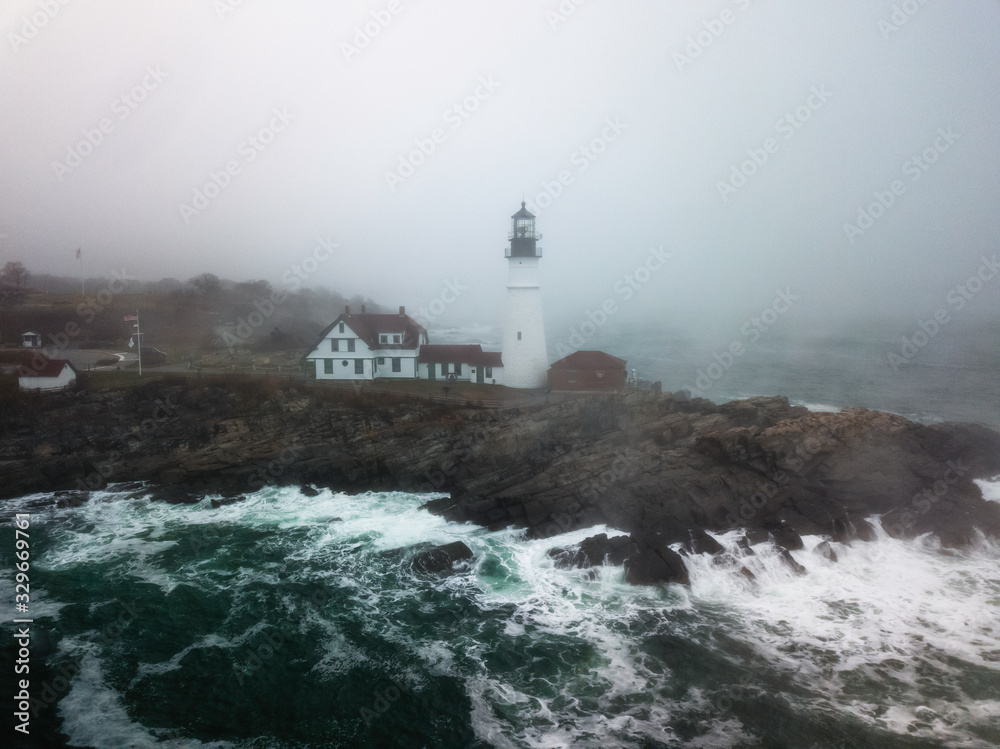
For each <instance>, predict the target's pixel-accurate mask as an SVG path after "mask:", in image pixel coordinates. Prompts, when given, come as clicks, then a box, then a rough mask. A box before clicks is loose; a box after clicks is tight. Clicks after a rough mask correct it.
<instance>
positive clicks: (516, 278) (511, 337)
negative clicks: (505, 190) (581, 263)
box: [503, 201, 549, 388]
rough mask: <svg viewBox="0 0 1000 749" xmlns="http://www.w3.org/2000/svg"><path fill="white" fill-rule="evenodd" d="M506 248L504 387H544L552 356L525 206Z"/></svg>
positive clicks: (532, 218) (534, 239)
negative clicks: (547, 342) (543, 320)
mask: <svg viewBox="0 0 1000 749" xmlns="http://www.w3.org/2000/svg"><path fill="white" fill-rule="evenodd" d="M510 218H511V221H510V236H509V237H507V238H508V239H509V240H510V247H509V248H507V251H506V253H505V254H506V257H507V260H508V264H509V266H508V275H507V320H506V323H505V324H504V329H503V364H504V385H506V386H507V387H512V388H542V387H545V386H546V384H547V382H548V372H549V356H548V351H547V350H546V348H545V326H544V324H543V323H542V290H541V287H540V286H539V283H538V260H539V258H541V256H542V249H541V247H538V240H539V239H541V238H542V235H541V234H536V233H535V216H534V215H533V214H532V213H531V212H530V211H528V210H527V209H526V208H525V207H524V202H523V201H522V202H521V210H519V211H518V212H517V213H515V214H514V215H513V216H511V217H510Z"/></svg>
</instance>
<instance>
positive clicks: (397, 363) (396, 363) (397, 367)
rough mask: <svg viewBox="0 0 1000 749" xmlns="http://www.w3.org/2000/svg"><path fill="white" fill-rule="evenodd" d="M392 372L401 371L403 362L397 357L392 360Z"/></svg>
mask: <svg viewBox="0 0 1000 749" xmlns="http://www.w3.org/2000/svg"><path fill="white" fill-rule="evenodd" d="M392 371H393V372H402V371H403V360H402V359H400V358H399V357H394V358H393V360H392Z"/></svg>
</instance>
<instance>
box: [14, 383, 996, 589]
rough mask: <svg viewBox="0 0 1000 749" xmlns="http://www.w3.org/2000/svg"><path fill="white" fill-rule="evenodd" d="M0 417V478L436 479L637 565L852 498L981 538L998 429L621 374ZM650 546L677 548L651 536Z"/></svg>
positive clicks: (362, 486) (189, 386)
mask: <svg viewBox="0 0 1000 749" xmlns="http://www.w3.org/2000/svg"><path fill="white" fill-rule="evenodd" d="M0 430H2V435H3V447H2V454H0V461H2V462H0V475H2V477H3V483H2V486H0V492H2V494H3V496H8V497H10V496H17V495H21V494H25V493H29V492H40V491H54V490H63V489H66V490H73V489H76V490H90V489H97V488H100V487H102V486H104V485H105V484H106V483H108V482H124V481H139V480H144V481H149V482H152V483H153V484H155V485H156V486H157V487H158V488H157V489H156V493H157V496H159V497H160V498H162V499H165V500H168V501H190V500H191V499H192V498H194V497H195V495H196V494H197V493H198V492H202V491H205V490H208V491H215V492H218V493H220V494H223V495H227V496H234V495H239V494H243V493H247V492H251V491H254V490H256V489H258V488H260V487H261V486H263V485H265V484H271V483H281V484H315V485H317V486H323V487H331V488H333V489H337V490H344V491H351V492H361V491H366V490H406V491H424V492H437V493H439V494H440V495H443V496H440V497H439V498H433V499H431V500H430V501H429V502H428V508H429V509H430V510H431V511H432V512H435V513H439V514H441V515H444V516H446V517H448V518H450V519H454V520H459V521H472V522H475V523H479V524H482V525H485V526H488V527H491V528H502V527H505V526H508V525H514V526H517V527H523V528H526V529H527V531H528V533H529V534H530V535H532V536H534V537H551V536H555V535H557V534H559V533H562V532H564V531H567V530H571V529H576V528H582V527H589V526H592V525H597V524H606V525H608V526H610V527H614V528H618V529H620V530H621V531H624V532H625V533H627V534H630V535H631V538H632V542H631V543H633V545H634V548H633V551H632V553H631V558H632V559H633V561H634V562H635V564H634V565H633V567H632V568H633V569H634V570H636V572H635V575H634V576H638V577H642V575H641V574H639V572H638V570H639V566H638V564H639V560H640V557H641V556H642V554H645V555H646V556H645V557H642V558H643V559H644V560H645V562H644V564H645V563H647V562H650V559H649V558H648V557H649V549H651V548H652V549H659V550H665V549H666V548H667V546H668V545H669V544H676V543H686V544H691V543H703V541H698V540H697V539H704V534H703V533H702V532H703V531H705V530H708V531H725V530H729V529H733V528H745V529H747V530H748V532H749V534H750V535H751V536H752V537H753V536H756V537H758V538H761V537H768V536H770V537H771V538H772V539H774V540H775V541H776V542H779V543H780V545H783V546H785V548H793V549H794V548H795V545H796V538H797V535H798V534H803V533H810V534H825V535H827V536H829V537H830V538H832V539H836V540H849V539H851V538H855V537H858V538H861V539H865V538H867V537H869V536H870V534H871V529H870V527H869V526H868V524H867V522H866V521H865V517H867V516H869V515H871V514H879V515H882V517H883V525H884V526H885V527H886V528H887V529H888V530H889V532H890V533H892V534H894V535H898V536H902V537H913V536H916V535H920V534H922V533H925V532H928V531H931V532H934V533H936V534H937V535H938V536H939V537H940V538H941V541H942V543H943V545H945V546H962V545H964V544H967V543H969V542H970V541H972V540H973V539H974V538H975V537H976V534H977V530H978V531H981V532H983V533H986V534H987V535H991V536H995V537H1000V504H997V503H995V502H986V501H984V500H983V498H982V496H981V493H980V491H979V488H978V487H977V486H976V485H975V484H974V483H973V479H975V478H983V477H992V476H994V475H997V474H1000V434H997V433H996V432H993V431H991V430H988V429H986V428H984V427H980V426H976V425H971V424H939V425H934V426H922V425H918V424H914V423H912V422H909V421H907V420H906V419H904V418H902V417H900V416H895V415H891V414H886V413H880V412H876V411H867V410H862V409H849V410H846V411H843V412H841V413H837V414H817V413H810V412H809V411H807V410H806V409H804V408H797V407H792V406H790V405H789V404H788V402H787V400H785V399H784V398H753V399H750V400H745V401H738V402H733V403H728V404H725V405H722V406H717V405H715V404H713V403H711V402H709V401H706V400H700V399H696V400H684V399H681V398H675V397H673V396H671V395H669V394H664V395H660V394H651V393H638V392H635V393H626V394H615V395H601V396H588V397H583V398H579V399H575V400H569V401H566V402H563V403H560V404H557V405H549V406H538V407H533V408H530V409H528V408H526V409H521V410H508V411H504V412H500V413H498V412H494V411H487V410H481V409H475V408H463V407H461V406H460V405H459V404H456V405H442V404H431V403H427V402H422V401H419V400H407V399H399V398H393V399H389V398H388V397H387V396H379V395H374V394H369V393H364V392H353V391H350V390H346V391H345V390H335V389H331V388H325V387H322V386H316V385H306V384H303V383H288V382H285V383H276V382H274V381H265V380H237V379H229V380H217V381H199V380H196V379H193V378H191V379H183V378H180V377H178V378H175V379H173V380H161V381H157V382H152V383H149V384H146V385H143V386H141V387H138V388H131V389H125V390H117V391H110V392H78V393H65V394H50V395H45V396H38V397H28V398H21V399H19V400H17V401H15V402H13V403H5V404H4V411H3V423H2V427H0ZM709 538H710V537H709ZM640 552H641V553H640ZM625 556H626V558H627V557H628V556H629V555H628V554H626V555H625ZM577 561H579V555H577ZM652 562H655V565H660V566H662V565H666V566H668V567H670V566H671V565H674V566H676V565H675V562H676V560H674V559H673V558H672V557H670V555H669V554H668V553H667V551H663V552H662V553H660V554H659V555H658V556H656V558H655V559H653V560H652ZM661 563H662V564H661ZM655 565H654V566H655ZM647 566H648V565H647ZM630 574H632V573H630Z"/></svg>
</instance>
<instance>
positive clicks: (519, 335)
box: [517, 330, 521, 341]
mask: <svg viewBox="0 0 1000 749" xmlns="http://www.w3.org/2000/svg"><path fill="white" fill-rule="evenodd" d="M517 340H519V341H520V340H521V331H520V330H519V331H517Z"/></svg>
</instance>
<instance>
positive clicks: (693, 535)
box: [684, 528, 726, 556]
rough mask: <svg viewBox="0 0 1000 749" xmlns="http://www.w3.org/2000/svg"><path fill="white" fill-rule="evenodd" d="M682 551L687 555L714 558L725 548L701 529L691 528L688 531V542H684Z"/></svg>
mask: <svg viewBox="0 0 1000 749" xmlns="http://www.w3.org/2000/svg"><path fill="white" fill-rule="evenodd" d="M684 549H685V551H687V552H688V553H689V554H711V555H712V556H715V555H716V554H721V553H722V552H724V551H725V550H726V547H725V546H723V545H722V544H720V543H719V542H718V541H717V540H715V539H714V538H713V537H712V536H710V535H708V534H707V533H706V532H705V531H704V530H702V529H701V528H692V529H691V530H689V531H688V540H687V541H685V542H684Z"/></svg>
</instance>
